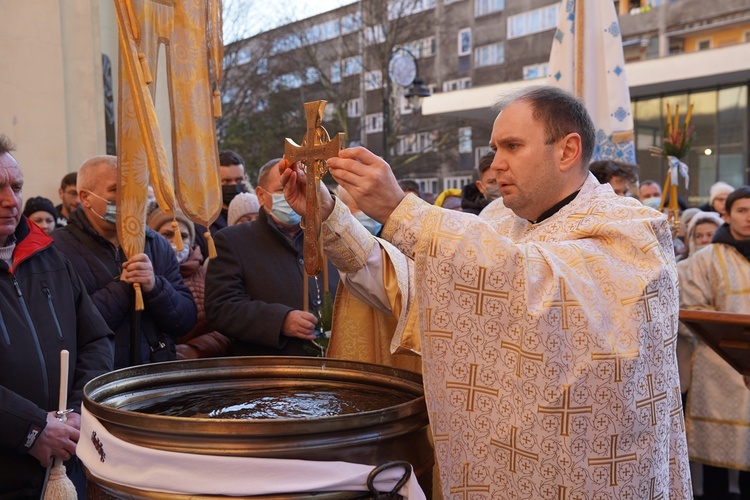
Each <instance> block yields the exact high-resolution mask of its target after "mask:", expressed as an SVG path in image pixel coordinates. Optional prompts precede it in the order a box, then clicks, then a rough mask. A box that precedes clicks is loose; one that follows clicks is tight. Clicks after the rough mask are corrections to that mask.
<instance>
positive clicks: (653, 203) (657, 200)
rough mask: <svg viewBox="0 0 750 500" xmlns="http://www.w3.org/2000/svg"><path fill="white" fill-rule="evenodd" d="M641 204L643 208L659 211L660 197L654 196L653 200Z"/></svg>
mask: <svg viewBox="0 0 750 500" xmlns="http://www.w3.org/2000/svg"><path fill="white" fill-rule="evenodd" d="M641 203H643V205H644V206H647V207H649V208H653V209H654V210H659V205H660V204H661V197H659V196H654V197H653V198H649V199H647V200H643V201H642V202H641Z"/></svg>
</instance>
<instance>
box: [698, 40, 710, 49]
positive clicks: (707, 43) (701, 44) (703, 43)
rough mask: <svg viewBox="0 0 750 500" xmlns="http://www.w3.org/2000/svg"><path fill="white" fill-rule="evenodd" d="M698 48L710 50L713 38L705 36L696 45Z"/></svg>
mask: <svg viewBox="0 0 750 500" xmlns="http://www.w3.org/2000/svg"><path fill="white" fill-rule="evenodd" d="M696 47H697V50H708V49H710V48H711V39H710V38H705V39H703V40H698V43H697V45H696Z"/></svg>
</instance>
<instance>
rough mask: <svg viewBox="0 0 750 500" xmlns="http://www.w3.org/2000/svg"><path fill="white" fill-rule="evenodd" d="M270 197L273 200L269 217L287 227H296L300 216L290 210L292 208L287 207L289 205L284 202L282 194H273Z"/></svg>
mask: <svg viewBox="0 0 750 500" xmlns="http://www.w3.org/2000/svg"><path fill="white" fill-rule="evenodd" d="M271 197H272V198H273V207H272V208H271V215H273V216H274V217H276V219H277V220H278V221H279V222H281V223H282V224H286V225H289V226H296V225H297V224H299V221H300V220H301V219H302V217H301V216H300V214H298V213H297V212H295V211H294V210H292V207H290V206H289V203H288V202H287V201H286V198H284V195H283V194H281V193H273V194H272V195H271Z"/></svg>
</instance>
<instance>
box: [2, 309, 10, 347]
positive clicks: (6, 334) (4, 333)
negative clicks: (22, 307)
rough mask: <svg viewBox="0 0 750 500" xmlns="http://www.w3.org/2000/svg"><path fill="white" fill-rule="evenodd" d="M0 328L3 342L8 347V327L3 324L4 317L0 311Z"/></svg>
mask: <svg viewBox="0 0 750 500" xmlns="http://www.w3.org/2000/svg"><path fill="white" fill-rule="evenodd" d="M0 330H2V331H3V344H5V347H10V335H8V328H7V327H6V326H5V318H3V313H2V312H0Z"/></svg>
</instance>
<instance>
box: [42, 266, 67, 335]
mask: <svg viewBox="0 0 750 500" xmlns="http://www.w3.org/2000/svg"><path fill="white" fill-rule="evenodd" d="M42 290H44V294H45V295H46V296H47V305H48V306H49V312H50V313H52V319H54V320H55V326H56V327H57V337H58V338H59V339H60V340H62V339H63V333H62V328H60V321H59V320H58V319H57V314H56V313H55V303H54V302H53V301H52V292H50V291H49V288H47V283H46V282H44V281H42Z"/></svg>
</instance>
